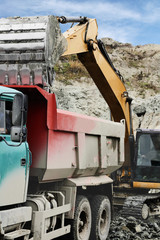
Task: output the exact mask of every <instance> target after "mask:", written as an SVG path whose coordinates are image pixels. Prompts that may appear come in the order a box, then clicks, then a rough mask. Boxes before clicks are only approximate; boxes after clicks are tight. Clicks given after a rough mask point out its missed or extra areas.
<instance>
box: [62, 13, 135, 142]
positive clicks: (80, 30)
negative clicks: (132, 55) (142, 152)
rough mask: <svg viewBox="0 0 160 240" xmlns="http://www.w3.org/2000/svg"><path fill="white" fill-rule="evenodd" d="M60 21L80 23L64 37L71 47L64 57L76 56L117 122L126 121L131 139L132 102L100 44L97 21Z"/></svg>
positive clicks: (82, 19) (65, 19)
mask: <svg viewBox="0 0 160 240" xmlns="http://www.w3.org/2000/svg"><path fill="white" fill-rule="evenodd" d="M58 20H59V22H61V23H67V22H74V21H79V24H77V25H75V26H74V27H72V28H70V29H69V30H67V31H66V32H65V33H64V34H63V35H64V37H65V38H66V40H67V44H68V47H67V50H66V51H65V52H64V54H63V56H65V55H70V54H77V56H78V58H79V60H80V61H81V62H82V64H83V65H84V66H85V67H86V69H87V71H88V72H89V74H90V76H91V77H92V79H93V81H94V82H95V84H96V85H97V87H98V89H99V91H100V92H101V94H102V96H103V98H104V99H105V101H106V102H107V104H108V105H109V107H110V110H111V114H112V117H113V119H114V121H116V122H119V121H120V120H121V119H125V122H126V139H128V137H129V135H130V134H132V120H131V114H130V104H131V98H129V96H128V93H127V90H126V88H125V86H124V84H123V82H122V79H121V77H120V75H119V73H118V72H117V71H116V69H115V68H114V66H113V64H112V63H111V60H110V59H109V57H108V55H107V53H106V50H105V48H104V46H103V43H102V42H101V41H100V40H97V35H98V26H97V22H96V20H95V19H88V18H82V17H81V18H79V19H74V18H73V19H71V18H70V19H67V18H65V17H60V18H58Z"/></svg>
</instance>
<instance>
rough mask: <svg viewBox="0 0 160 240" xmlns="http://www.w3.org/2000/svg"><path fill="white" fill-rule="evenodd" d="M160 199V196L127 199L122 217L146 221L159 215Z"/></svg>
mask: <svg viewBox="0 0 160 240" xmlns="http://www.w3.org/2000/svg"><path fill="white" fill-rule="evenodd" d="M159 199H160V194H153V195H144V196H143V195H142V196H130V197H127V198H126V200H125V202H124V205H123V209H122V216H125V217H128V216H133V217H135V218H139V219H144V220H145V219H147V218H148V217H149V215H157V214H158V212H157V211H156V209H157V207H156V205H157V203H158V200H159ZM153 206H154V207H153ZM159 214H160V213H159Z"/></svg>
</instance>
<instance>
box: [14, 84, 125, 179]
mask: <svg viewBox="0 0 160 240" xmlns="http://www.w3.org/2000/svg"><path fill="white" fill-rule="evenodd" d="M10 87H14V88H16V89H18V90H20V91H22V92H23V93H25V94H27V95H28V99H29V111H28V121H27V128H28V143H29V147H30V150H31V152H32V167H31V175H32V176H38V178H39V180H40V181H48V180H49V181H50V180H56V179H62V178H68V177H77V176H93V175H100V174H107V173H110V172H112V171H113V170H115V169H117V168H118V167H119V166H120V165H121V164H122V163H123V161H124V133H125V127H124V124H123V123H115V122H111V121H105V120H101V119H97V118H94V117H88V116H84V115H80V114H76V113H71V112H68V111H63V110H59V109H57V107H56V100H55V95H54V94H51V93H47V92H46V91H45V90H43V89H41V88H40V87H38V86H15V85H14V86H10Z"/></svg>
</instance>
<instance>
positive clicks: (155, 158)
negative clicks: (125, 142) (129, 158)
mask: <svg viewBox="0 0 160 240" xmlns="http://www.w3.org/2000/svg"><path fill="white" fill-rule="evenodd" d="M159 173H160V133H158V132H152V133H142V134H139V137H138V139H137V161H136V168H135V172H134V176H135V180H138V181H152V182H157V181H160V174H159Z"/></svg>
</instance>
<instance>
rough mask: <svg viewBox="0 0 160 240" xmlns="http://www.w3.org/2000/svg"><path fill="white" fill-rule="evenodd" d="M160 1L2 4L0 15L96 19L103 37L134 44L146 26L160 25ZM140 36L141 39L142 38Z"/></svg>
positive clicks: (60, 0)
mask: <svg viewBox="0 0 160 240" xmlns="http://www.w3.org/2000/svg"><path fill="white" fill-rule="evenodd" d="M159 12H160V2H159V0H152V1H150V0H145V1H143V0H135V1H134V3H132V1H127V0H124V1H120V0H119V1H117V0H116V1H115V0H112V1H111V0H99V1H97V0H92V1H89V0H81V1H78V0H25V1H21V0H14V1H11V0H1V8H0V15H1V16H3V17H6V16H31V15H32V16H33V15H50V14H52V15H59V16H60V15H65V16H87V17H90V18H96V19H97V21H98V24H99V36H100V37H104V36H105V37H112V38H114V39H116V40H118V41H122V42H134V40H136V37H137V36H138V34H140V33H141V32H142V31H143V26H144V25H150V26H151V25H154V24H158V23H159V21H160V17H159V16H160V15H159ZM139 36H140V35H139Z"/></svg>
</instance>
